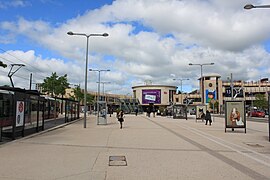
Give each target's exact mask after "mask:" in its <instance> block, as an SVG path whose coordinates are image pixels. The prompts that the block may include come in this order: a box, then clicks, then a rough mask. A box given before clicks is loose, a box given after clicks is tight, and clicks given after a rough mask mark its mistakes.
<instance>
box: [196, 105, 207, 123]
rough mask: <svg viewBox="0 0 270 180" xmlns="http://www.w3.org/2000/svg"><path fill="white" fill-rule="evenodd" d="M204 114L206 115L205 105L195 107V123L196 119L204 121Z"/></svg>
mask: <svg viewBox="0 0 270 180" xmlns="http://www.w3.org/2000/svg"><path fill="white" fill-rule="evenodd" d="M205 113H206V105H197V106H196V122H197V119H202V120H204V117H205Z"/></svg>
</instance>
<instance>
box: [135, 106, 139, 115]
mask: <svg viewBox="0 0 270 180" xmlns="http://www.w3.org/2000/svg"><path fill="white" fill-rule="evenodd" d="M138 112H139V110H138V108H137V107H135V115H136V116H137V115H138Z"/></svg>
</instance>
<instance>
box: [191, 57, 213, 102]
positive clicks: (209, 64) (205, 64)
mask: <svg viewBox="0 0 270 180" xmlns="http://www.w3.org/2000/svg"><path fill="white" fill-rule="evenodd" d="M214 64H215V63H213V62H212V63H203V64H193V63H189V64H188V65H190V66H193V65H197V66H201V95H202V98H201V99H202V103H203V104H204V92H203V91H204V88H203V82H202V78H203V66H211V65H214Z"/></svg>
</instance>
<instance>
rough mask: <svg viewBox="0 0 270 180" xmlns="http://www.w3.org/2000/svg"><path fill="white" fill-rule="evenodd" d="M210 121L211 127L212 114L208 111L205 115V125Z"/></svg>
mask: <svg viewBox="0 0 270 180" xmlns="http://www.w3.org/2000/svg"><path fill="white" fill-rule="evenodd" d="M208 121H209V126H211V123H212V119H211V114H210V112H209V111H208V110H207V111H206V114H205V125H207V123H208Z"/></svg>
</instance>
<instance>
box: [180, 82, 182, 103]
mask: <svg viewBox="0 0 270 180" xmlns="http://www.w3.org/2000/svg"><path fill="white" fill-rule="evenodd" d="M180 82H181V84H180V85H181V104H183V93H182V83H183V80H182V79H180Z"/></svg>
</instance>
